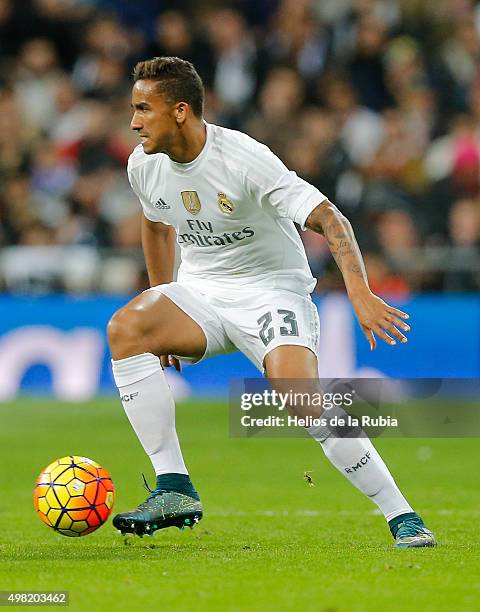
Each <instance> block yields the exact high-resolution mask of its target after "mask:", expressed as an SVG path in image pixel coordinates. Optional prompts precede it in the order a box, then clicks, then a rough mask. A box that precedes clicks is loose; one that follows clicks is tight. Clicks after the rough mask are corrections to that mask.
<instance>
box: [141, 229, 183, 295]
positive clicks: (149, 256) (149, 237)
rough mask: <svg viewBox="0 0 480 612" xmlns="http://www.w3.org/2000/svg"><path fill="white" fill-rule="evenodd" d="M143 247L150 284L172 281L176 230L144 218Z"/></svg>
mask: <svg viewBox="0 0 480 612" xmlns="http://www.w3.org/2000/svg"><path fill="white" fill-rule="evenodd" d="M142 247H143V254H144V257H145V264H146V266H147V272H148V280H149V282H150V286H151V287H155V286H156V285H162V284H164V283H170V282H172V280H173V271H174V266H175V230H174V229H173V228H172V227H169V226H165V225H163V224H162V223H153V222H151V221H148V219H145V218H144V219H143V222H142Z"/></svg>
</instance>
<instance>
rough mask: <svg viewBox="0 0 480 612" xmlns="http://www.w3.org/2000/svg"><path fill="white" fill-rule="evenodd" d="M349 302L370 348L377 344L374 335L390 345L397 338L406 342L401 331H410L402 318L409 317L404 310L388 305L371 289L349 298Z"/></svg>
mask: <svg viewBox="0 0 480 612" xmlns="http://www.w3.org/2000/svg"><path fill="white" fill-rule="evenodd" d="M351 302H352V305H353V309H354V310H355V314H356V315H357V319H358V322H359V323H360V327H361V328H362V330H363V333H364V334H365V337H366V338H367V341H368V343H369V344H370V350H372V351H374V350H375V348H376V346H377V340H376V338H375V335H377V336H378V337H379V338H381V339H382V340H383V341H384V342H386V343H387V344H390V345H392V346H394V345H395V344H397V340H398V341H399V342H401V343H402V344H404V343H405V342H407V337H406V336H405V335H404V334H403V333H402V331H404V332H409V331H410V326H409V325H407V324H406V323H405V322H404V320H403V319H408V318H409V315H408V314H407V313H406V312H402V311H401V310H398V308H393V306H389V305H388V304H387V303H386V302H384V301H383V300H382V299H381V298H379V297H378V296H377V295H375V294H374V293H372V292H371V291H368V292H365V293H362V294H361V295H359V296H355V297H353V298H351ZM400 330H402V331H400ZM388 332H389V333H388ZM390 334H391V335H390ZM392 336H393V337H392Z"/></svg>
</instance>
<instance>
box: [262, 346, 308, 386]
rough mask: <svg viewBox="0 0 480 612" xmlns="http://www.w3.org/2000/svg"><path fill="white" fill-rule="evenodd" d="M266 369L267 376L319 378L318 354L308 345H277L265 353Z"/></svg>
mask: <svg viewBox="0 0 480 612" xmlns="http://www.w3.org/2000/svg"><path fill="white" fill-rule="evenodd" d="M264 369H265V376H266V377H267V378H288V379H304V378H309V379H317V378H318V361H317V356H316V354H315V353H314V352H313V351H312V349H310V348H307V347H306V346H299V345H292V344H290V345H288V344H283V345H281V346H277V347H276V348H274V349H273V350H271V351H269V352H268V353H267V354H266V355H265V357H264Z"/></svg>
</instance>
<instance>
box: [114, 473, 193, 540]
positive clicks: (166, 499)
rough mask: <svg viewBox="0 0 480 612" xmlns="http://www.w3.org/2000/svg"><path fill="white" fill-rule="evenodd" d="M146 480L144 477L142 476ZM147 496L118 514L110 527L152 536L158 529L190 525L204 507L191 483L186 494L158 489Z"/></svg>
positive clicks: (123, 532)
mask: <svg viewBox="0 0 480 612" xmlns="http://www.w3.org/2000/svg"><path fill="white" fill-rule="evenodd" d="M144 481H145V477H144ZM145 486H146V487H147V489H148V491H149V492H150V495H149V496H148V497H147V499H146V500H145V501H144V502H143V503H142V504H140V505H139V506H138V508H136V509H135V510H131V511H130V512H123V513H122V514H117V515H116V516H115V517H114V519H113V526H114V527H116V528H117V529H118V530H119V531H120V532H121V533H122V534H125V533H134V534H137V535H139V536H144V535H153V534H154V533H155V531H157V530H158V529H165V528H166V527H178V528H179V529H183V528H184V527H190V528H193V527H194V526H195V525H196V524H197V523H198V522H199V521H200V519H201V518H202V516H203V507H202V504H201V502H200V498H199V497H198V493H197V492H196V491H195V489H194V488H193V485H191V487H190V490H189V491H188V493H189V494H186V493H183V492H182V493H180V492H178V491H166V490H164V489H162V488H159V486H158V481H157V487H155V489H153V490H152V489H150V487H149V486H148V484H147V483H146V481H145Z"/></svg>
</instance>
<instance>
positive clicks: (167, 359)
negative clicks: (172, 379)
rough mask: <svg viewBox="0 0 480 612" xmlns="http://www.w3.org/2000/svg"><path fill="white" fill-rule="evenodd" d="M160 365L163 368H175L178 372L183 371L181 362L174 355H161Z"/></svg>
mask: <svg viewBox="0 0 480 612" xmlns="http://www.w3.org/2000/svg"><path fill="white" fill-rule="evenodd" d="M160 363H161V365H162V368H169V367H174V368H175V369H176V370H177V372H181V371H182V366H181V364H180V361H179V360H178V359H177V358H176V357H174V356H173V355H160Z"/></svg>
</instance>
